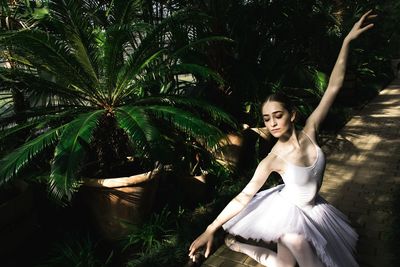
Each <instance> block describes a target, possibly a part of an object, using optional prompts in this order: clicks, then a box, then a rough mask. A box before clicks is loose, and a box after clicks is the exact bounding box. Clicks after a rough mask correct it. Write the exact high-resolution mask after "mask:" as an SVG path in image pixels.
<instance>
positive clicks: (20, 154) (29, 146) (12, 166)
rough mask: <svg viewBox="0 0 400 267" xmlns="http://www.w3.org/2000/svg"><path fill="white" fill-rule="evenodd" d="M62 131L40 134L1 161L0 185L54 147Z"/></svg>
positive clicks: (59, 129)
mask: <svg viewBox="0 0 400 267" xmlns="http://www.w3.org/2000/svg"><path fill="white" fill-rule="evenodd" d="M62 129H63V126H61V127H58V128H56V129H52V130H49V131H47V132H45V133H42V134H41V135H39V136H38V137H36V138H35V139H33V140H31V141H29V142H27V143H25V144H24V145H22V146H21V147H19V148H17V149H16V150H14V151H13V152H11V153H10V154H8V155H7V156H5V157H4V158H3V159H1V160H0V165H1V169H0V185H2V184H4V183H6V182H7V181H9V180H10V179H12V178H14V177H15V176H16V175H17V174H18V173H19V172H20V171H21V169H22V168H23V167H25V166H26V165H27V164H28V163H29V162H30V161H31V160H32V159H33V158H34V157H35V156H36V155H38V154H39V153H41V152H42V151H44V150H45V149H46V148H48V147H49V146H52V145H54V144H55V143H56V142H57V141H58V138H59V135H60V132H61V131H62Z"/></svg>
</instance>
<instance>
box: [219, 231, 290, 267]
mask: <svg viewBox="0 0 400 267" xmlns="http://www.w3.org/2000/svg"><path fill="white" fill-rule="evenodd" d="M225 244H226V245H227V246H228V247H229V248H230V249H232V250H234V251H237V252H241V253H244V254H246V255H247V256H249V257H250V258H252V259H254V260H256V261H257V262H259V263H261V264H262V265H265V266H268V267H293V266H295V264H296V260H295V258H294V257H293V255H292V254H291V252H290V250H289V249H288V248H286V247H285V246H284V245H283V244H280V245H279V244H278V254H277V253H275V252H274V251H272V250H270V249H267V248H264V247H259V246H254V245H249V244H245V243H241V242H239V241H236V239H235V238H234V237H233V236H231V235H228V236H227V237H226V238H225Z"/></svg>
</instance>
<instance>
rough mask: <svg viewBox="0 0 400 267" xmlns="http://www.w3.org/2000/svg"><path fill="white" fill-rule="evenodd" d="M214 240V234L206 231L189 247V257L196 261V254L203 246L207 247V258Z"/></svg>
mask: <svg viewBox="0 0 400 267" xmlns="http://www.w3.org/2000/svg"><path fill="white" fill-rule="evenodd" d="M213 238H214V232H213V231H211V230H209V229H207V230H205V231H204V232H203V233H202V234H201V235H200V236H199V237H198V238H196V240H195V241H193V243H192V244H191V245H190V247H189V257H190V258H191V259H192V260H193V261H195V253H196V251H197V249H199V248H201V247H202V246H204V245H205V246H206V252H205V254H204V256H205V257H206V258H207V257H208V255H209V254H210V251H211V245H212V242H213Z"/></svg>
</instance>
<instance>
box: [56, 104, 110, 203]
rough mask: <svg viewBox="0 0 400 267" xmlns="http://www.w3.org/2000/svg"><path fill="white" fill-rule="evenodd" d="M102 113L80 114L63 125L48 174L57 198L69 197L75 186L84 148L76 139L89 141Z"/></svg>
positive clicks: (98, 111)
mask: <svg viewBox="0 0 400 267" xmlns="http://www.w3.org/2000/svg"><path fill="white" fill-rule="evenodd" d="M102 113H104V110H97V111H93V112H89V113H86V114H82V115H80V116H79V117H78V118H77V119H75V120H73V121H71V122H70V123H68V124H66V125H65V127H64V129H63V131H62V134H61V136H60V141H59V142H58V144H57V146H56V149H55V152H54V160H53V163H52V166H51V174H50V191H51V193H52V194H53V196H55V197H56V198H57V199H62V198H63V197H64V196H66V197H67V198H68V199H70V198H71V197H72V193H73V191H74V190H75V189H76V188H77V186H78V181H79V178H78V177H77V176H76V175H77V171H78V168H79V164H80V162H82V158H83V157H84V150H83V149H82V146H81V144H80V142H79V141H78V140H79V138H81V139H82V140H84V141H86V142H89V139H90V138H91V135H92V131H93V129H94V128H95V127H96V125H97V122H98V119H99V117H100V115H101V114H102Z"/></svg>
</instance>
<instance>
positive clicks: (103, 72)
mask: <svg viewBox="0 0 400 267" xmlns="http://www.w3.org/2000/svg"><path fill="white" fill-rule="evenodd" d="M141 5H142V1H138V0H129V1H126V0H115V1H100V0H99V1H95V0H85V1H77V0H62V1H52V2H50V3H49V15H48V17H47V18H46V19H44V20H42V21H41V23H40V24H38V26H35V27H31V28H28V29H24V30H16V31H10V30H7V31H3V32H1V35H0V51H3V50H4V48H5V47H6V46H7V47H9V48H12V55H13V57H12V59H13V61H14V62H18V66H20V67H19V68H12V69H11V68H7V67H2V68H1V69H0V78H1V80H2V81H1V85H0V90H1V93H2V101H3V102H2V103H0V104H2V105H3V106H2V108H1V111H2V113H1V117H0V127H1V130H2V131H1V139H2V141H3V142H7V140H8V138H10V137H12V136H13V135H14V134H16V133H18V132H19V131H27V132H28V133H29V135H28V137H27V140H26V142H25V143H24V144H23V145H22V146H19V147H17V148H15V149H14V150H13V151H12V152H11V153H8V154H7V155H5V156H4V157H3V158H2V159H1V162H0V166H1V170H0V185H1V184H4V183H6V182H7V181H9V180H10V179H12V178H14V177H16V176H18V175H19V174H20V173H21V171H22V170H23V169H24V168H26V167H28V166H29V165H30V164H31V163H32V162H35V161H36V160H38V158H40V159H43V158H44V159H47V158H48V155H50V158H48V159H49V162H50V168H49V170H48V171H49V175H48V177H49V180H48V181H49V187H50V192H51V193H52V194H53V195H54V196H55V197H57V198H59V199H62V198H64V197H67V198H71V196H72V193H73V192H74V190H76V189H77V187H78V186H79V184H80V183H79V182H80V180H81V178H82V176H84V175H86V176H93V175H101V176H103V177H104V176H106V177H107V176H108V177H110V176H111V177H115V176H116V170H119V169H120V168H121V166H126V165H127V164H130V162H131V161H133V162H135V161H136V162H138V161H140V163H144V162H154V161H166V160H167V159H172V155H173V152H174V147H175V144H176V143H177V142H182V143H188V144H191V143H196V144H201V145H203V146H208V147H212V146H215V145H216V144H217V143H218V140H219V139H220V138H221V136H222V132H221V131H220V130H219V128H218V126H219V125H222V124H233V121H232V120H231V118H230V117H229V116H228V115H227V114H225V113H224V112H222V111H221V110H220V109H217V108H215V107H213V106H210V105H208V104H207V103H206V102H204V101H202V100H201V99H193V98H189V97H188V96H187V92H188V91H190V90H187V89H188V88H192V89H193V87H195V85H196V83H195V81H196V77H200V76H201V77H202V79H207V78H211V79H216V80H218V81H220V82H221V80H220V78H219V75H218V74H216V73H215V72H213V71H211V70H210V69H209V68H207V67H205V66H200V65H196V64H191V63H189V62H186V61H185V60H183V59H182V58H181V57H180V55H183V54H187V53H188V51H190V49H191V47H193V45H196V44H199V43H206V42H210V41H221V40H223V39H224V38H222V37H208V38H204V39H202V40H197V39H196V38H195V35H194V34H193V31H194V29H195V26H196V23H199V21H200V22H201V21H204V19H205V18H204V17H202V16H200V15H197V14H193V13H191V12H188V11H184V10H183V11H180V12H176V13H174V14H172V15H170V16H169V17H167V18H165V19H163V20H162V21H161V22H159V23H157V24H156V25H150V24H147V23H145V22H144V21H143V19H142V14H141V10H142V9H141ZM199 18H200V20H199ZM189 31H190V32H191V34H188V32H189ZM177 36H178V37H177ZM182 36H184V38H182ZM176 38H181V39H179V40H177V39H176ZM176 44H179V47H178V46H177V45H176ZM181 74H191V76H190V77H192V79H191V80H189V81H187V80H186V81H182V80H181V79H179V77H180V75H181ZM13 88H18V89H19V90H20V91H22V92H23V93H24V95H25V96H26V97H27V99H29V108H28V109H27V110H26V112H25V114H24V115H25V118H26V121H25V122H23V123H21V122H19V123H16V120H15V119H16V114H14V113H13V112H12V108H10V107H12V105H13V103H12V99H11V98H10V99H9V98H8V97H9V95H8V94H9V93H10V91H11V90H12V89H13ZM8 100H10V101H8ZM188 141H189V142H188ZM171 152H172V154H171ZM43 154H44V156H43ZM40 155H42V156H40ZM142 165H143V164H142Z"/></svg>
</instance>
